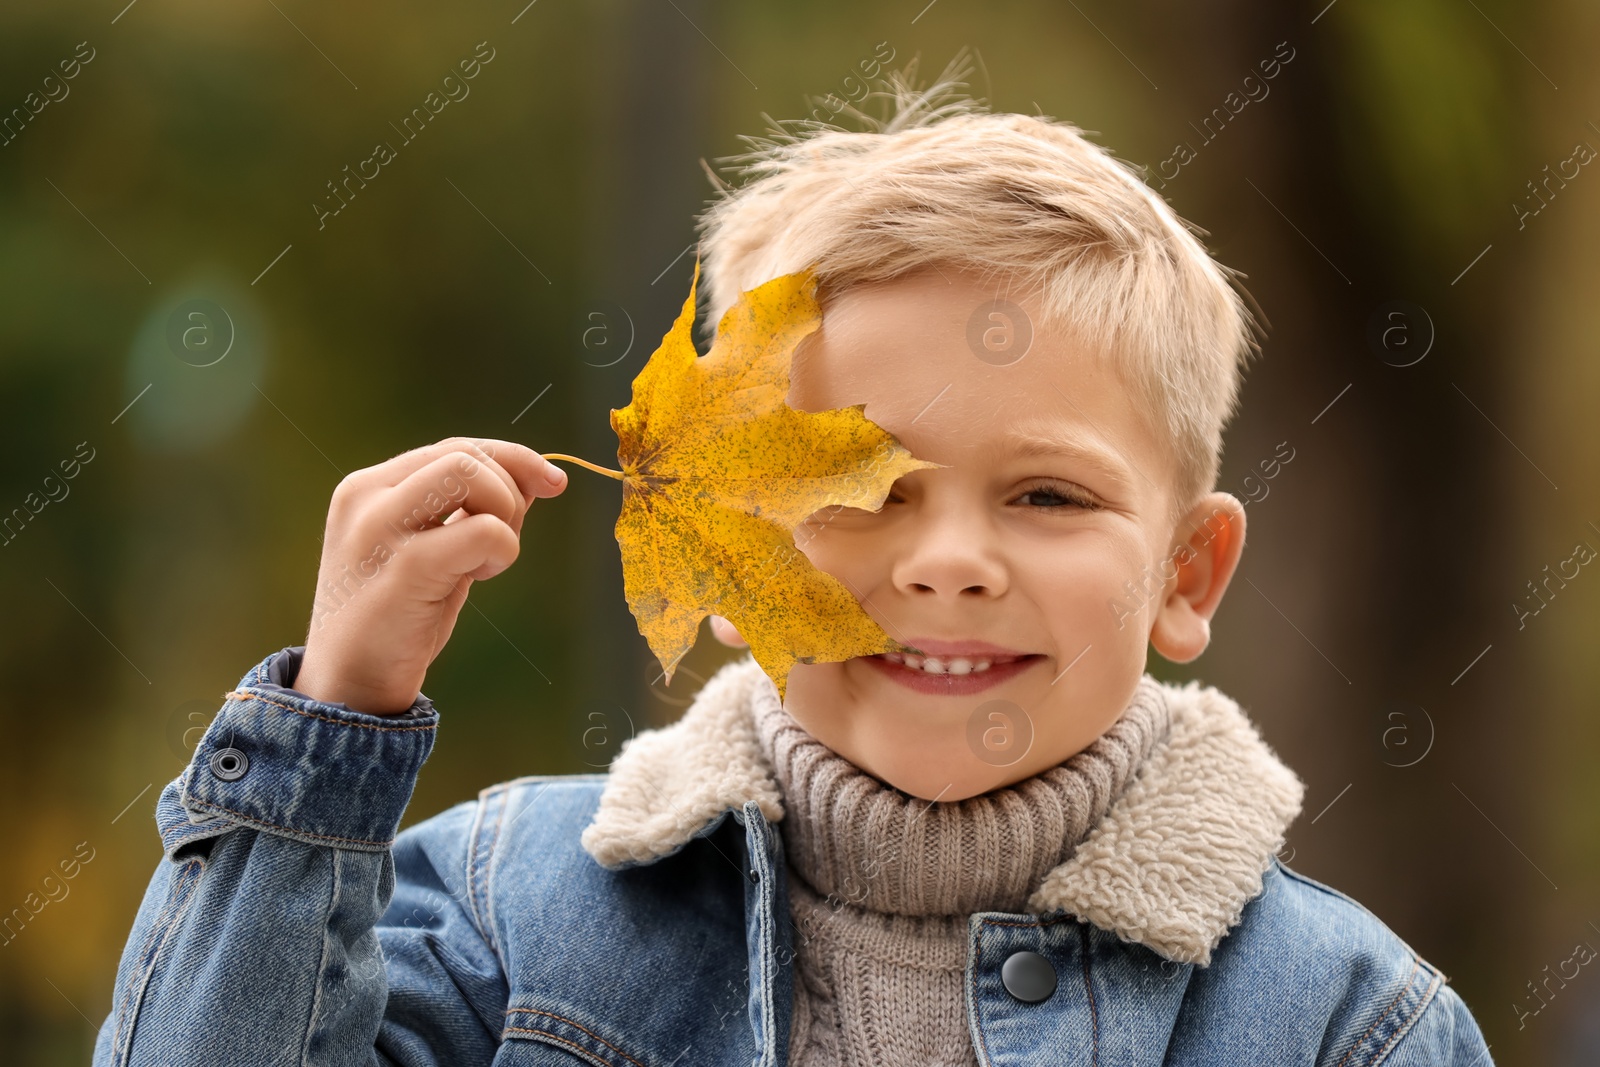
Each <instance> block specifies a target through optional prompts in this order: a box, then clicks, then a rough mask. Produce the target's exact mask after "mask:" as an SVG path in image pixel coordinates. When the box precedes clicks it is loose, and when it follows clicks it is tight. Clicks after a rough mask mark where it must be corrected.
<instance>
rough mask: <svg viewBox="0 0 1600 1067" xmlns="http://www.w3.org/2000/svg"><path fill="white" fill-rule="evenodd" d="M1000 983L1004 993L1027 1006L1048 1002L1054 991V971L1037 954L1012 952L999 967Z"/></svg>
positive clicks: (1047, 962) (1047, 961)
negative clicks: (1004, 990)
mask: <svg viewBox="0 0 1600 1067" xmlns="http://www.w3.org/2000/svg"><path fill="white" fill-rule="evenodd" d="M1000 981H1001V983H1002V984H1003V985H1004V986H1005V987H1006V992H1007V993H1010V994H1011V995H1012V996H1014V997H1016V998H1017V999H1018V1000H1020V1001H1023V1002H1024V1003H1027V1004H1037V1003H1039V1001H1041V1000H1048V999H1049V998H1050V994H1052V993H1054V992H1055V991H1056V969H1055V968H1054V967H1052V966H1050V961H1049V960H1047V959H1045V958H1044V957H1043V956H1041V955H1039V954H1038V953H1037V952H1030V951H1029V950H1027V949H1023V950H1021V951H1019V952H1013V953H1012V954H1011V956H1010V958H1009V959H1007V960H1006V962H1005V963H1004V964H1002V965H1001V967H1000Z"/></svg>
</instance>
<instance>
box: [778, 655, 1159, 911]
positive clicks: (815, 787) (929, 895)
mask: <svg viewBox="0 0 1600 1067" xmlns="http://www.w3.org/2000/svg"><path fill="white" fill-rule="evenodd" d="M752 703H753V708H752V711H753V714H754V718H755V723H756V729H757V735H758V736H759V738H760V742H761V750H762V754H763V755H764V756H765V758H766V760H767V762H768V764H770V765H771V767H772V769H773V771H774V776H775V778H776V780H777V782H778V786H779V789H780V790H781V792H782V794H783V803H784V808H785V809H786V811H787V817H786V818H784V820H783V821H782V822H781V823H779V824H778V825H779V829H780V831H781V832H782V834H783V843H784V848H785V851H786V853H787V854H788V859H789V863H790V864H791V865H792V867H793V869H794V870H795V872H796V873H798V874H799V875H800V877H802V878H804V879H805V880H806V882H807V883H808V884H809V885H810V886H811V887H812V888H813V889H814V890H815V891H816V892H817V893H818V894H819V895H821V896H825V897H832V898H835V899H838V900H841V901H847V902H849V903H852V904H855V905H858V906H860V907H864V908H868V909H870V910H872V911H877V912H885V913H889V914H897V915H966V914H970V913H972V912H975V911H1006V912H1017V911H1021V910H1022V909H1023V907H1024V906H1025V905H1026V902H1027V900H1028V897H1029V896H1030V895H1031V894H1032V893H1033V892H1034V890H1036V889H1037V888H1038V887H1039V884H1040V882H1041V881H1042V880H1043V879H1044V877H1045V875H1047V874H1048V873H1049V872H1050V871H1051V870H1053V869H1054V868H1056V867H1057V866H1059V865H1060V864H1062V863H1064V862H1066V861H1067V860H1068V859H1070V858H1071V856H1072V854H1073V852H1075V851H1076V850H1077V847H1078V845H1079V843H1080V842H1082V841H1083V839H1084V838H1085V837H1086V836H1087V835H1088V833H1089V831H1090V830H1092V829H1093V828H1094V826H1095V825H1096V824H1097V823H1099V822H1100V820H1101V819H1102V818H1103V817H1104V816H1105V814H1106V811H1107V810H1108V809H1109V808H1110V806H1111V805H1112V803H1113V802H1114V801H1116V799H1117V798H1118V797H1119V796H1121V795H1122V793H1123V791H1124V790H1125V789H1126V788H1127V786H1128V784H1129V783H1130V782H1131V781H1132V779H1133V778H1134V776H1135V775H1136V774H1137V773H1138V771H1139V768H1140V767H1141V766H1142V765H1143V763H1144V761H1145V759H1146V757H1148V756H1149V755H1150V752H1151V751H1152V750H1153V749H1154V748H1155V746H1156V745H1157V743H1159V742H1160V741H1162V740H1165V738H1166V736H1167V732H1168V728H1169V726H1170V722H1171V717H1170V712H1169V710H1168V707H1167V699H1166V694H1165V691H1164V690H1163V689H1162V687H1161V686H1160V684H1159V683H1157V682H1155V681H1154V680H1153V679H1151V678H1150V677H1149V676H1145V677H1144V678H1142V679H1140V682H1139V685H1138V687H1137V689H1136V690H1135V692H1134V695H1133V697H1132V699H1131V700H1130V701H1129V703H1128V706H1127V707H1126V708H1125V709H1124V710H1123V713H1122V715H1121V716H1120V717H1119V718H1118V719H1117V721H1116V722H1115V723H1114V724H1113V725H1112V726H1111V727H1110V728H1109V729H1108V730H1107V731H1106V732H1105V733H1104V734H1102V735H1101V736H1100V737H1099V738H1097V739H1096V740H1095V741H1094V742H1093V743H1092V744H1091V745H1089V747H1088V748H1086V749H1084V750H1083V751H1082V752H1079V753H1077V754H1076V755H1074V756H1072V757H1070V758H1068V759H1067V760H1065V761H1064V762H1062V763H1059V764H1057V765H1056V766H1054V767H1050V768H1048V769H1046V770H1044V771H1042V772H1040V773H1039V774H1036V775H1034V776H1032V777H1030V778H1026V779H1023V780H1022V781H1020V782H1016V783H1014V784H1012V785H1009V786H1005V787H1003V788H1000V789H995V790H991V791H989V792H987V793H983V794H980V795H978V796H974V797H969V798H967V799H964V800H959V801H951V802H945V803H929V802H928V801H926V800H922V799H919V798H917V797H914V796H911V795H909V794H907V793H904V792H901V791H900V790H898V789H896V788H895V787H893V786H891V785H888V784H887V783H885V782H883V781H881V780H879V779H878V778H876V777H874V776H873V775H871V774H869V773H868V772H866V771H864V770H862V769H861V768H860V767H858V766H856V765H855V764H854V763H852V762H851V761H849V760H848V759H846V758H845V757H844V756H841V755H839V754H838V753H837V752H835V751H834V750H833V749H831V748H829V747H828V746H826V745H824V744H823V743H822V742H821V741H818V740H817V739H816V738H815V737H813V736H812V735H811V734H809V733H808V732H807V731H806V730H805V728H804V727H802V726H801V725H800V723H799V722H797V721H796V720H795V718H794V716H793V715H791V714H790V713H789V711H788V709H786V708H785V707H784V706H783V705H782V703H780V702H779V701H778V699H777V694H776V692H770V693H769V692H766V691H762V690H758V691H757V692H756V694H755V699H754V700H753V701H752Z"/></svg>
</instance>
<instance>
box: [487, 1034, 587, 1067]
mask: <svg viewBox="0 0 1600 1067" xmlns="http://www.w3.org/2000/svg"><path fill="white" fill-rule="evenodd" d="M505 1032H506V1033H508V1034H532V1035H534V1036H535V1037H538V1038H541V1039H543V1040H545V1041H559V1042H561V1043H562V1044H563V1045H566V1046H567V1047H568V1048H572V1049H576V1050H577V1051H578V1054H579V1055H581V1056H583V1057H584V1058H585V1059H589V1060H594V1061H595V1062H596V1063H605V1062H606V1061H605V1060H602V1059H601V1058H600V1057H599V1056H596V1055H595V1054H594V1053H593V1052H590V1051H589V1050H588V1049H586V1048H584V1047H583V1046H582V1045H580V1044H578V1043H577V1042H576V1041H568V1040H567V1039H566V1038H564V1037H557V1036H556V1035H555V1034H552V1033H550V1032H549V1031H548V1030H529V1029H527V1028H526V1027H522V1026H508V1027H506V1029H505Z"/></svg>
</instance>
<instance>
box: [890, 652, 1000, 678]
mask: <svg viewBox="0 0 1600 1067" xmlns="http://www.w3.org/2000/svg"><path fill="white" fill-rule="evenodd" d="M883 658H884V659H886V660H888V661H889V662H890V663H898V664H900V665H901V666H902V667H907V668H910V669H911V670H920V671H922V672H923V673H925V674H977V673H978V672H980V671H986V670H988V669H989V667H990V666H991V665H992V663H993V661H992V660H989V659H987V658H980V659H976V660H973V659H969V658H967V657H965V656H955V657H953V658H951V659H947V660H943V659H940V658H939V657H938V656H916V655H911V654H909V653H904V654H902V653H899V652H885V653H884V654H883Z"/></svg>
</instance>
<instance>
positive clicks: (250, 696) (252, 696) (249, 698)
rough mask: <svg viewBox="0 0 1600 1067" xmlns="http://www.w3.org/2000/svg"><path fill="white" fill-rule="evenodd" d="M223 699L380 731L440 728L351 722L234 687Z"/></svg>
mask: <svg viewBox="0 0 1600 1067" xmlns="http://www.w3.org/2000/svg"><path fill="white" fill-rule="evenodd" d="M223 699H225V700H240V701H244V702H245V703H258V704H268V705H271V706H272V707H274V708H281V709H283V710H284V711H292V712H294V713H295V714H296V715H301V716H304V717H305V718H307V719H316V720H317V721H318V722H326V723H332V724H333V725H335V726H353V727H355V728H356V729H357V730H377V731H378V732H379V733H414V732H416V731H418V730H437V729H438V728H439V724H438V723H435V722H429V723H421V724H419V725H416V726H379V725H378V724H377V723H369V722H351V721H350V720H349V719H335V718H334V717H333V716H331V715H319V714H317V713H316V712H314V711H307V710H306V709H304V708H297V707H295V706H294V705H293V704H285V703H284V702H283V701H281V700H274V699H272V698H271V697H269V696H264V695H263V694H260V693H247V692H243V691H241V690H238V689H233V690H230V691H228V692H227V693H224V694H223ZM363 714H365V712H363Z"/></svg>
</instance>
